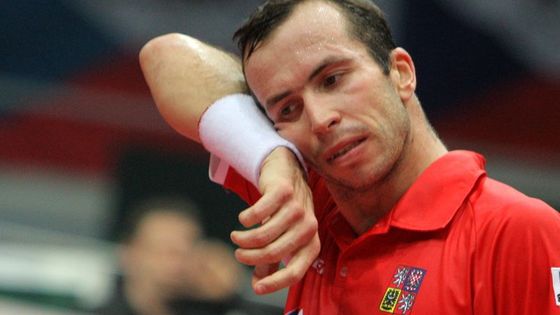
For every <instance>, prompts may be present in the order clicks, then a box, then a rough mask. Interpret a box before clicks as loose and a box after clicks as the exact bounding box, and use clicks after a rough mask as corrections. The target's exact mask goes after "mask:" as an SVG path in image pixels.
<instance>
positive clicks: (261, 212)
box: [239, 185, 293, 228]
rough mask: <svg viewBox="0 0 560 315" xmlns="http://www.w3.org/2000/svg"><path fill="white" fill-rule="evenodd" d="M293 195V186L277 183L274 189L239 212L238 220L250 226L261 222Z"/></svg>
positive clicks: (245, 225)
mask: <svg viewBox="0 0 560 315" xmlns="http://www.w3.org/2000/svg"><path fill="white" fill-rule="evenodd" d="M292 196H293V188H292V187H290V186H287V185H279V186H278V187H277V188H276V189H274V190H271V191H269V192H267V193H265V194H264V195H263V196H262V197H261V198H260V199H259V200H258V201H257V202H256V203H255V204H254V205H253V206H251V207H249V208H247V209H245V210H244V211H242V212H241V213H240V214H239V222H240V223H241V224H243V226H244V227H247V228H248V227H251V226H254V225H256V224H259V223H262V222H263V221H265V220H266V219H267V218H268V217H270V216H271V215H272V214H273V213H275V212H276V211H277V210H278V209H280V208H281V207H282V205H283V204H284V203H285V202H286V201H287V200H290V199H291V198H292Z"/></svg>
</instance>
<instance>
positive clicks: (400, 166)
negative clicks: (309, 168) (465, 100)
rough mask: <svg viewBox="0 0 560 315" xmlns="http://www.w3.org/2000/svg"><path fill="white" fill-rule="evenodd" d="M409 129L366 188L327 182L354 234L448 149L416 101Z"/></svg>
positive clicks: (381, 213)
mask: <svg viewBox="0 0 560 315" xmlns="http://www.w3.org/2000/svg"><path fill="white" fill-rule="evenodd" d="M409 111H410V117H411V129H410V133H409V134H408V136H407V138H406V140H405V143H404V145H403V149H402V151H401V154H400V155H399V158H398V159H397V160H396V161H395V163H394V164H393V166H392V167H391V169H390V170H389V172H387V173H386V174H385V176H383V177H382V178H379V179H377V180H375V181H374V182H373V183H372V184H371V185H368V186H367V187H366V188H365V189H362V190H356V189H351V188H348V187H341V186H340V185H337V184H336V183H331V182H327V187H328V189H329V191H330V192H331V195H332V197H333V199H334V201H335V202H336V204H337V206H338V209H339V211H340V212H341V214H342V215H343V216H344V217H345V218H346V220H347V221H348V223H349V224H350V226H351V227H352V228H353V230H354V231H355V232H356V233H357V234H362V233H364V232H366V231H367V230H368V229H369V228H371V227H372V226H373V225H374V224H375V223H376V222H378V221H379V220H380V219H381V218H382V217H383V216H385V215H386V214H387V213H388V212H390V211H391V210H392V209H393V207H394V206H395V205H396V203H397V202H398V201H399V200H400V198H401V197H402V196H403V195H404V193H405V192H406V191H407V190H408V189H409V188H410V186H412V184H413V183H414V182H415V181H416V179H417V178H418V177H419V176H420V174H421V173H422V172H423V171H424V170H425V169H426V168H427V167H428V166H429V165H430V164H432V163H433V162H434V161H435V160H437V159H438V158H440V157H441V156H442V155H444V154H445V153H446V152H447V149H446V148H445V146H444V144H443V143H442V142H441V140H440V139H439V138H438V137H437V135H436V134H435V133H434V131H433V129H431V127H430V125H429V123H428V122H427V120H426V118H425V116H424V113H423V111H422V109H421V107H420V105H419V103H418V104H417V106H411V109H409Z"/></svg>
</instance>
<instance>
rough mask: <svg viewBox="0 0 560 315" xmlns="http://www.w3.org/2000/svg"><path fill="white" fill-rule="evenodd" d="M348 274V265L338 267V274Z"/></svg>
mask: <svg viewBox="0 0 560 315" xmlns="http://www.w3.org/2000/svg"><path fill="white" fill-rule="evenodd" d="M347 275H348V267H346V266H343V267H342V268H340V276H341V277H343V278H345V277H346V276H347Z"/></svg>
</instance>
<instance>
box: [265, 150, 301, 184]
mask: <svg viewBox="0 0 560 315" xmlns="http://www.w3.org/2000/svg"><path fill="white" fill-rule="evenodd" d="M269 170H273V171H269ZM276 174H290V175H289V176H288V177H285V178H284V179H293V178H294V177H295V178H301V179H303V180H304V181H305V178H306V170H305V169H304V167H303V165H302V164H301V162H300V160H299V159H298V156H297V155H296V154H295V153H294V152H293V151H292V150H291V149H290V148H288V147H284V146H280V147H277V148H275V149H274V150H272V152H270V154H269V155H268V156H267V157H266V158H265V159H264V160H263V163H262V165H261V170H260V176H259V181H258V188H259V191H261V192H263V191H265V190H266V186H267V183H268V182H271V183H273V184H277V181H276V180H277V179H276V180H271V176H273V175H276Z"/></svg>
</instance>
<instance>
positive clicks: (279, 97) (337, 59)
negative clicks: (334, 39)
mask: <svg viewBox="0 0 560 315" xmlns="http://www.w3.org/2000/svg"><path fill="white" fill-rule="evenodd" d="M350 59H351V58H347V57H334V56H331V57H327V58H325V59H324V60H323V61H322V62H321V63H320V64H319V66H317V67H316V68H315V69H314V70H313V71H312V72H311V74H310V75H309V77H308V78H307V82H310V81H312V80H313V79H315V77H317V76H318V75H319V73H321V72H322V71H323V70H324V69H325V68H327V67H328V66H330V65H332V64H334V63H340V62H344V61H348V60H350ZM290 94H292V91H291V90H288V91H284V92H282V93H279V94H277V95H275V96H272V97H270V98H269V99H268V100H266V102H265V106H266V108H270V107H272V106H274V105H275V104H276V103H278V102H280V101H281V100H282V99H284V98H286V97H287V96H288V95H290Z"/></svg>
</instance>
